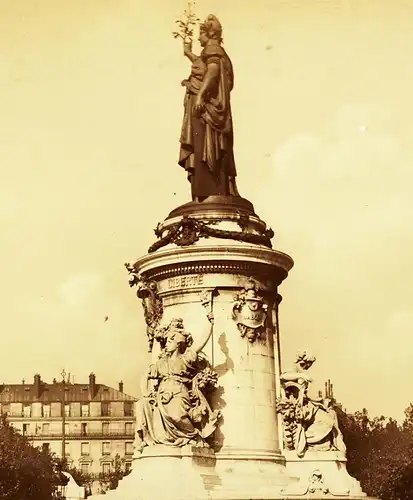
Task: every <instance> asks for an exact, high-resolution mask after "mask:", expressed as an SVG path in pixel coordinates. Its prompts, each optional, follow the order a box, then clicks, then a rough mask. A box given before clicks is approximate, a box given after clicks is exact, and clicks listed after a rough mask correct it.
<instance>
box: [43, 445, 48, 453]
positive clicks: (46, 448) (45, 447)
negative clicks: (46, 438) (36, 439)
mask: <svg viewBox="0 0 413 500" xmlns="http://www.w3.org/2000/svg"><path fill="white" fill-rule="evenodd" d="M42 450H43V451H44V452H45V453H47V452H49V450H50V443H43V444H42Z"/></svg>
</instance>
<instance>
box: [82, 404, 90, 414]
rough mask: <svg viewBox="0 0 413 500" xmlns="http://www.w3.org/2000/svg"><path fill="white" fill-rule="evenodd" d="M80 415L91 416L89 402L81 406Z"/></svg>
mask: <svg viewBox="0 0 413 500" xmlns="http://www.w3.org/2000/svg"><path fill="white" fill-rule="evenodd" d="M80 415H81V416H82V417H89V405H88V404H85V405H82V406H81V408H80Z"/></svg>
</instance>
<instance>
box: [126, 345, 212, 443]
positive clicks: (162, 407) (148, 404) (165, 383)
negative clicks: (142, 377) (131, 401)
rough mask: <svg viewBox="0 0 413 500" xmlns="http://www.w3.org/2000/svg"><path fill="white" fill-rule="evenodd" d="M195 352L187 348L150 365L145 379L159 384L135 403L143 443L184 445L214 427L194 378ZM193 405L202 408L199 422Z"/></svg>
mask: <svg viewBox="0 0 413 500" xmlns="http://www.w3.org/2000/svg"><path fill="white" fill-rule="evenodd" d="M197 361H198V354H197V353H196V352H195V351H194V350H192V349H191V348H187V349H186V351H185V352H184V353H182V354H179V355H178V356H176V357H168V356H163V357H161V358H160V359H158V360H157V362H156V363H155V364H153V365H150V367H149V372H148V376H147V379H148V382H150V381H151V380H152V381H156V382H158V383H159V386H158V387H157V389H155V392H154V393H153V394H152V396H149V397H143V398H141V399H140V400H139V401H138V405H137V421H136V424H137V431H138V432H140V433H141V434H142V437H143V441H144V442H145V444H146V445H149V446H151V445H155V444H164V445H170V446H184V445H186V444H188V443H191V442H195V443H196V442H199V441H202V440H203V439H205V438H207V437H208V436H209V435H210V434H212V432H213V431H214V430H215V427H216V422H217V416H216V415H215V413H214V412H213V411H212V410H211V408H210V406H209V404H208V402H207V400H206V399H205V397H204V395H203V394H202V392H201V391H200V390H199V388H198V386H197V383H196V379H195V378H194V377H195V375H196V373H197V370H196V363H197ZM194 399H196V400H197V401H198V403H197V405H196V407H197V408H200V409H201V410H203V414H204V415H205V418H203V419H202V422H201V421H199V418H197V416H196V414H195V413H194V410H195V407H194V402H193V401H194Z"/></svg>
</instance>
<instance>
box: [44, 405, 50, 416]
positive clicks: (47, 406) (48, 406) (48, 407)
mask: <svg viewBox="0 0 413 500" xmlns="http://www.w3.org/2000/svg"><path fill="white" fill-rule="evenodd" d="M43 416H44V417H50V405H43Z"/></svg>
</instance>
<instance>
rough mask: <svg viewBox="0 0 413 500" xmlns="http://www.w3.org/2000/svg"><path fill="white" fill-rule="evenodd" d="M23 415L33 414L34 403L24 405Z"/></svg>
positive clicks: (29, 415)
mask: <svg viewBox="0 0 413 500" xmlns="http://www.w3.org/2000/svg"><path fill="white" fill-rule="evenodd" d="M23 416H24V417H26V418H28V417H31V416H32V405H24V406H23Z"/></svg>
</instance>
